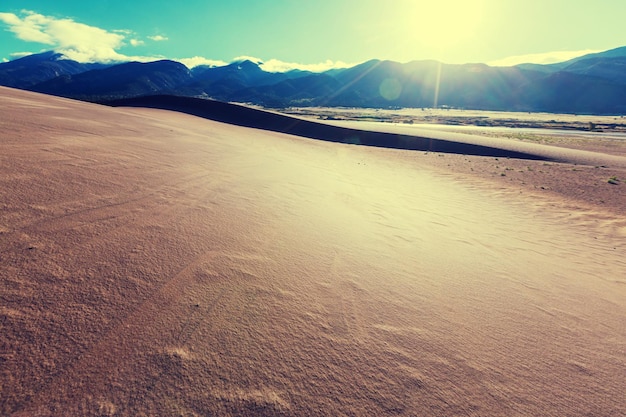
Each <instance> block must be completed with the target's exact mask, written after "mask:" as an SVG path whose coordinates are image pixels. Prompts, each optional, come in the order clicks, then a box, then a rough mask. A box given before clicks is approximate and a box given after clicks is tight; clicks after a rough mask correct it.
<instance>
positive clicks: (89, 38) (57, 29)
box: [0, 10, 158, 62]
mask: <svg viewBox="0 0 626 417" xmlns="http://www.w3.org/2000/svg"><path fill="white" fill-rule="evenodd" d="M0 21H2V22H4V23H5V24H6V25H8V26H9V30H10V31H11V32H13V33H15V35H16V36H17V38H18V39H21V40H23V41H27V42H36V43H42V44H45V45H51V46H52V49H54V50H55V51H57V52H59V53H61V54H63V55H64V56H65V57H66V58H69V59H72V60H75V61H78V62H114V61H129V60H134V61H150V60H153V59H155V58H153V57H137V56H127V55H124V54H121V53H119V52H117V49H119V48H121V47H122V46H124V44H125V40H126V36H128V35H130V34H132V32H131V31H129V30H125V29H122V30H116V31H107V30H104V29H100V28H98V27H95V26H89V25H85V24H83V23H78V22H75V21H73V20H72V19H58V18H55V17H51V16H44V15H41V14H39V13H35V12H32V11H28V10H24V11H22V12H21V16H18V15H15V14H13V13H0ZM129 42H130V44H131V45H133V46H137V45H140V44H141V42H142V41H140V40H137V39H131V40H130V41H129ZM156 59H158V58H156Z"/></svg>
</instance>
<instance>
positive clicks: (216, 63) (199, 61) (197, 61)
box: [177, 56, 228, 68]
mask: <svg viewBox="0 0 626 417" xmlns="http://www.w3.org/2000/svg"><path fill="white" fill-rule="evenodd" d="M177 61H178V62H181V63H182V64H184V65H185V66H186V67H187V68H193V67H197V66H199V65H208V66H210V67H223V66H224V65H228V63H227V62H224V61H220V60H215V59H207V58H204V57H201V56H194V57H193V58H182V59H177Z"/></svg>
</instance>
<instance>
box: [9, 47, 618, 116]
mask: <svg viewBox="0 0 626 417" xmlns="http://www.w3.org/2000/svg"><path fill="white" fill-rule="evenodd" d="M0 85H4V86H8V87H15V88H20V89H26V90H30V91H36V92H42V93H46V94H52V95H57V96H63V97H69V98H75V99H79V100H86V101H94V102H107V101H111V100H118V99H124V98H131V97H141V96H147V95H164V94H165V95H177V96H189V97H200V98H207V99H214V100H219V101H227V102H246V103H252V104H256V105H261V106H266V107H275V108H280V107H289V106H345V107H375V108H389V107H447V108H466V109H476V110H503V111H529V112H530V111H532V112H538V111H541V112H553V113H589V114H624V113H626V47H621V48H616V49H612V50H609V51H605V52H601V53H595V54H589V55H585V56H582V57H578V58H575V59H572V60H569V61H565V62H560V63H557V64H550V65H538V64H522V65H517V66H514V67H491V66H488V65H486V64H464V65H452V64H444V63H440V62H437V61H432V60H424V61H413V62H409V63H404V64H403V63H398V62H393V61H381V60H370V61H367V62H364V63H362V64H359V65H356V66H354V67H351V68H345V69H333V70H330V71H326V72H322V73H312V72H308V71H299V70H293V71H289V72H283V73H274V72H267V71H264V70H263V69H262V67H261V66H260V65H259V64H258V63H255V62H251V61H240V62H234V63H231V64H229V65H225V66H221V67H208V66H198V67H194V68H192V69H189V68H187V67H186V66H184V65H183V64H181V63H179V62H176V61H169V60H160V61H154V62H148V63H139V62H125V63H118V64H109V65H107V64H97V63H95V64H93V63H92V64H84V63H79V62H76V61H72V60H69V59H65V58H64V57H63V56H62V55H61V54H59V53H56V52H54V51H49V52H43V53H40V54H34V55H30V56H26V57H23V58H20V59H16V60H13V61H10V62H6V63H2V64H0Z"/></svg>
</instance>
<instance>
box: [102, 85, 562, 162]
mask: <svg viewBox="0 0 626 417" xmlns="http://www.w3.org/2000/svg"><path fill="white" fill-rule="evenodd" d="M103 104H107V105H109V106H115V107H120V106H128V107H146V108H154V109H162V110H173V111H178V112H181V113H186V114H190V115H193V116H199V117H203V118H205V119H210V120H215V121H218V122H223V123H229V124H233V125H237V126H244V127H251V128H256V129H263V130H269V131H273V132H280V133H287V134H290V135H296V136H301V137H305V138H310V139H320V140H326V141H330V142H341V143H351V144H358V145H366V146H377V147H383V148H392V149H407V150H415V151H429V152H442V153H450V154H462V155H478V156H492V157H500V158H518V159H530V160H548V159H550V158H547V157H545V156H543V155H541V154H539V153H532V152H520V151H515V150H509V149H501V148H496V147H491V146H485V145H480V144H473V143H463V142H457V141H451V140H444V139H434V138H429V137H421V136H413V135H406V134H397V133H385V132H371V131H365V130H359V129H350V128H345V127H339V126H332V125H328V124H324V123H318V122H314V121H310V120H303V119H299V118H295V117H290V116H286V115H282V114H277V113H271V112H267V111H264V110H258V109H253V108H249V107H245V106H240V105H236V104H231V103H224V102H220V101H215V100H205V99H199V98H190V97H179V96H169V95H158V96H145V97H136V98H129V99H122V100H114V101H109V102H106V103H103Z"/></svg>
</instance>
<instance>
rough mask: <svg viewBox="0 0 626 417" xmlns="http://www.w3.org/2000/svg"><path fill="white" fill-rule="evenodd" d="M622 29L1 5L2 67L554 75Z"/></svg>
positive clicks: (487, 4) (474, 3) (282, 3)
mask: <svg viewBox="0 0 626 417" xmlns="http://www.w3.org/2000/svg"><path fill="white" fill-rule="evenodd" d="M624 21H626V1H624V0H596V1H590V0H583V1H580V2H573V1H571V0H568V1H565V0H524V1H519V0H430V1H422V0H386V1H384V0H376V1H375V0H223V1H213V0H185V1H184V2H174V1H160V0H156V1H155V0H130V1H129V0H91V1H84V0H64V1H50V0H2V2H1V3H0V60H10V59H14V58H16V57H19V56H23V55H24V54H27V53H36V52H40V51H43V50H51V49H54V50H57V51H60V52H63V53H64V54H65V55H66V56H68V57H69V58H72V59H76V60H79V61H111V60H128V59H132V60H140V61H146V60H152V59H157V58H167V59H174V60H179V61H181V62H183V63H185V64H186V65H188V66H193V65H196V64H199V63H209V64H211V63H212V64H222V63H228V62H231V61H233V60H234V59H237V58H240V57H254V58H256V59H259V60H262V61H263V62H264V63H265V66H266V69H269V70H285V69H289V68H294V67H296V68H305V69H311V70H323V69H326V68H329V67H333V66H346V65H353V64H356V63H360V62H364V61H366V60H369V59H372V58H378V59H390V60H394V61H399V62H409V61H413V60H422V59H437V60H440V61H443V62H447V63H457V64H461V63H468V62H486V63H490V64H498V65H507V64H515V63H519V62H537V63H549V62H558V61H562V60H566V59H569V58H571V57H573V56H576V55H582V54H584V53H588V52H595V51H602V50H607V49H612V48H615V47H619V46H624V45H626V30H624V29H623V26H624Z"/></svg>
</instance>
